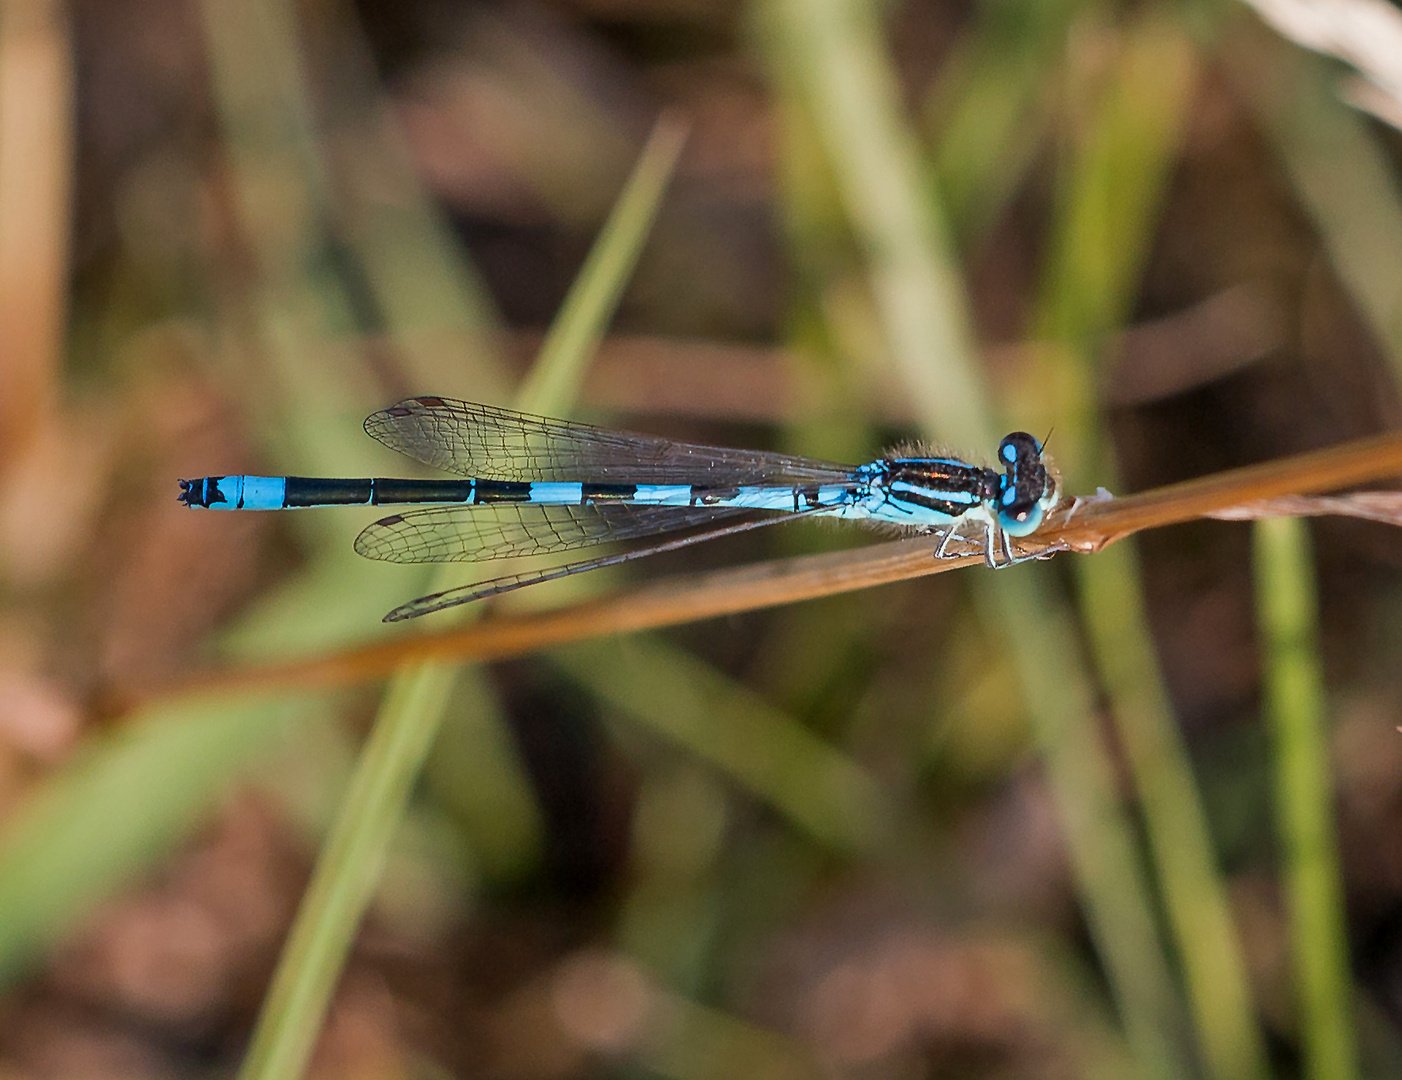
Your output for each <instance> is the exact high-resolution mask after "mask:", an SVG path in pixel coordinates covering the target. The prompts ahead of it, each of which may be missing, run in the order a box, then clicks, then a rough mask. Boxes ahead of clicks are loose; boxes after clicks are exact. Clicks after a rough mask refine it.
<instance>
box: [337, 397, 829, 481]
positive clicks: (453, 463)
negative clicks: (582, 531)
mask: <svg viewBox="0 0 1402 1080" xmlns="http://www.w3.org/2000/svg"><path fill="white" fill-rule="evenodd" d="M365 431H366V433H367V434H369V435H370V436H371V437H373V438H375V439H378V440H379V441H380V442H382V443H384V445H386V446H388V447H389V448H390V449H391V450H396V451H398V452H399V453H401V454H406V455H407V456H409V457H411V458H414V459H416V460H418V461H422V462H423V463H424V464H426V465H432V466H433V467H434V468H435V469H441V470H443V471H444V472H450V473H456V474H457V475H459V476H478V477H483V478H486V479H492V480H550V481H575V480H593V481H600V482H612V483H620V484H646V483H658V484H668V483H680V484H690V483H700V482H703V481H704V482H706V483H709V484H713V485H716V486H726V485H738V484H785V485H788V484H804V485H806V484H837V483H842V482H843V481H844V480H846V479H849V478H850V477H851V474H852V469H851V468H850V467H849V466H845V465H836V464H833V463H831V462H827V461H816V460H813V459H810V458H802V457H796V456H793V455H790V454H773V453H767V452H764V451H757V450H731V449H726V448H724V447H718V446H701V445H698V444H695V443H683V442H674V441H673V440H671V439H660V438H655V437H653V436H651V435H635V434H632V433H630V432H625V431H610V430H608V429H607V428H600V427H594V426H593V425H590V424H576V423H571V422H569V421H565V420H551V419H548V418H546V417H543V416H529V415H527V414H525V413H518V412H512V411H511V410H509V409H498V408H495V407H493V406H491V405H477V404H473V403H471V402H467V401H454V400H452V399H451V398H439V397H418V398H408V399H406V400H404V401H401V402H400V403H399V404H398V405H394V406H391V407H390V408H388V409H381V410H380V411H379V412H377V413H372V414H371V415H370V416H368V417H367V418H366V420H365Z"/></svg>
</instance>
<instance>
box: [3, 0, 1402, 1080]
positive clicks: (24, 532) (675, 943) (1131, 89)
mask: <svg viewBox="0 0 1402 1080" xmlns="http://www.w3.org/2000/svg"><path fill="white" fill-rule="evenodd" d="M1263 6H1265V7H1267V8H1268V9H1269V10H1270V11H1271V12H1273V13H1274V14H1275V16H1276V17H1277V18H1278V19H1283V18H1286V17H1289V16H1291V15H1292V14H1293V16H1294V17H1295V21H1294V22H1293V23H1290V26H1292V27H1294V30H1292V32H1293V33H1295V34H1296V36H1303V35H1304V31H1303V30H1301V29H1300V28H1301V27H1302V26H1303V27H1308V26H1314V27H1316V29H1318V28H1321V27H1322V28H1323V30H1322V31H1320V32H1319V33H1317V34H1316V38H1317V39H1318V40H1325V39H1327V40H1328V41H1331V42H1333V43H1334V44H1333V45H1332V46H1331V48H1333V50H1334V51H1335V52H1337V53H1339V54H1341V55H1343V56H1345V57H1353V58H1355V59H1357V61H1358V62H1359V63H1364V64H1368V63H1372V64H1377V63H1378V62H1379V61H1380V60H1381V61H1383V62H1385V61H1387V60H1389V59H1392V60H1393V62H1394V63H1395V64H1396V65H1397V68H1398V69H1399V70H1402V46H1399V48H1398V49H1397V50H1393V51H1391V52H1390V51H1389V43H1390V42H1393V41H1397V42H1402V29H1398V27H1399V26H1402V16H1399V15H1398V12H1397V11H1396V9H1394V8H1392V7H1389V6H1387V5H1382V6H1381V7H1380V8H1375V9H1372V11H1371V15H1370V16H1369V17H1370V18H1371V19H1373V21H1372V22H1369V23H1367V24H1360V23H1350V22H1349V21H1348V19H1349V18H1350V17H1351V16H1350V11H1352V12H1353V14H1354V15H1355V16H1356V14H1357V11H1356V9H1352V8H1351V7H1350V6H1349V5H1340V4H1336V3H1327V4H1326V3H1321V2H1319V0H1309V2H1306V0H1298V2H1294V3H1287V2H1284V0H1273V2H1272V3H1271V4H1269V5H1263ZM1304 16H1308V18H1304ZM1310 20H1313V21H1312V22H1311V21H1310ZM1358 25H1363V26H1364V30H1363V34H1362V36H1361V37H1357V36H1356V37H1354V38H1349V37H1348V34H1347V33H1346V31H1347V29H1348V27H1350V26H1353V27H1355V28H1356V27H1357V26H1358ZM1390 35H1394V36H1390ZM1339 42H1343V44H1339ZM1398 87H1402V74H1399V73H1398V70H1394V71H1387V70H1385V67H1377V66H1375V67H1373V68H1370V69H1367V70H1365V71H1364V72H1363V73H1362V75H1360V74H1358V73H1357V72H1355V71H1354V70H1353V69H1351V68H1348V67H1347V66H1346V65H1344V64H1343V63H1340V62H1339V61H1336V60H1326V59H1321V58H1320V57H1318V56H1315V55H1313V54H1311V53H1309V52H1307V51H1305V50H1304V49H1302V48H1301V47H1300V46H1298V45H1296V44H1293V43H1291V42H1290V41H1288V40H1286V39H1285V38H1283V37H1281V36H1280V35H1279V34H1278V33H1277V32H1276V31H1275V30H1273V29H1271V28H1270V27H1269V26H1267V25H1266V24H1265V23H1264V22H1263V21H1262V20H1261V18H1260V17H1259V15H1258V14H1257V13H1255V12H1254V11H1253V10H1251V9H1250V8H1248V7H1246V6H1243V5H1239V4H1228V3H1225V2H1209V0H1193V2H1183V3H1156V2H1149V3H1138V4H1133V5H1129V4H1121V5H1115V4H1109V3H1100V2H1089V0H1087V2H1080V0H982V2H973V3H969V2H951V0H902V2H898V3H897V2H892V3H885V4H870V3H863V2H860V0H752V2H749V3H741V2H738V0H736V2H731V0H712V2H707V0H557V2H554V3H548V2H544V0H542V2H538V3H479V2H466V0H464V2H458V3H449V2H447V0H393V2H392V0H359V2H358V3H350V2H346V0H313V2H307V3H303V4H300V5H292V4H289V3H286V2H285V0H246V2H243V3H234V2H230V0H131V2H129V3H126V4H121V5H114V4H104V3H99V2H96V0H75V2H74V3H72V4H68V5H63V4H60V3H57V2H54V0H4V2H3V3H0V1077H4V1078H6V1080H8V1078H10V1077H16V1078H21V1077H23V1078H30V1077H33V1078H41V1077H69V1078H84V1077H104V1078H106V1077H132V1078H137V1077H142V1078H145V1077H153V1078H154V1077H162V1078H164V1077H187V1076H188V1077H220V1076H232V1075H235V1074H239V1075H242V1076H244V1077H248V1078H250V1080H252V1078H263V1077H293V1076H297V1075H300V1074H302V1073H304V1072H306V1073H308V1074H309V1075H312V1076H316V1077H449V1076H461V1077H488V1078H500V1080H514V1078H522V1080H525V1078H532V1080H555V1078H560V1080H564V1078H572V1077H592V1076H609V1077H615V1076H616V1077H639V1078H642V1077H666V1078H676V1080H711V1078H715V1080H720V1078H732V1077H766V1078H767V1077H776V1078H779V1077H782V1078H789V1077H794V1078H798V1077H820V1076H821V1077H834V1076H836V1077H853V1078H861V1080H885V1078H888V1077H889V1078H892V1080H906V1078H911V1077H926V1076H929V1077H935V1076H938V1077H988V1078H1017V1080H1022V1078H1029V1080H1031V1078H1043V1077H1045V1078H1060V1077H1105V1078H1119V1077H1143V1078H1145V1080H1196V1078H1204V1080H1231V1078H1243V1080H1264V1078H1266V1077H1279V1078H1282V1080H1284V1078H1291V1077H1297V1076H1299V1077H1317V1078H1334V1077H1338V1078H1342V1080H1347V1078H1350V1077H1388V1076H1397V1075H1402V1030H1400V1029H1399V1024H1402V844H1400V843H1399V841H1398V839H1397V838H1398V837H1399V836H1402V828H1399V826H1402V734H1399V731H1398V725H1399V724H1402V665H1399V664H1398V663H1397V659H1398V641H1399V637H1398V635H1399V633H1402V576H1399V573H1398V570H1399V565H1402V540H1400V539H1399V537H1398V536H1397V535H1396V530H1395V528H1394V527H1391V526H1387V525H1382V524H1376V523H1368V522H1358V521H1333V520H1327V519H1326V520H1320V521H1316V522H1313V523H1310V524H1308V525H1305V524H1301V523H1299V522H1292V521H1274V522H1268V523H1264V524H1260V525H1257V526H1249V525H1245V524H1239V523H1227V522H1201V523H1197V524H1193V525H1187V526H1179V527H1175V528H1172V529H1165V530H1162V531H1161V532H1156V533H1150V534H1146V535H1143V536H1141V537H1139V538H1138V539H1137V540H1135V541H1132V542H1130V543H1126V544H1122V545H1118V546H1116V547H1113V548H1111V549H1109V550H1107V551H1106V552H1104V553H1101V554H1099V555H1096V556H1093V557H1079V556H1069V555H1068V556H1062V557H1060V558H1058V559H1056V560H1054V561H1052V562H1049V563H1036V564H1029V565H1024V566H1021V567H1019V568H1017V569H1013V570H1009V571H1007V572H1005V573H998V574H990V573H987V572H985V571H982V570H971V571H966V572H963V573H958V574H942V575H939V576H937V577H934V578H929V579H925V580H920V581H914V582H907V583H904V584H899V585H891V586H887V587H884V588H879V589H875V590H871V591H868V592H865V593H860V594H854V595H848V596H841V597H832V598H829V599H825V600H819V601H813V602H809V603H805V604H801V605H795V606H792V607H788V608H781V609H778V610H773V611H767V612H761V613H754V614H747V615H743V616H734V617H730V618H727V619H724V620H713V621H710V622H704V623H700V624H696V625H692V626H687V627H683V628H680V629H676V630H672V631H667V632H658V633H651V634H639V635H632V636H629V637H625V638H599V639H597V640H592V641H588V642H585V643H581V644H576V645H572V646H569V647H563V648H558V649H555V650H552V651H549V652H546V653H543V654H541V655H534V656H529V657H524V658H521V659H518V660H514V661H510V662H504V663H499V664H494V665H491V666H489V667H469V666H462V667H455V666H448V665H438V666H427V667H419V668H416V669H414V670H412V671H406V672H404V673H402V674H401V675H399V676H397V677H396V678H395V679H394V680H391V681H390V682H389V683H388V684H384V683H373V684H367V685H364V686H361V687H357V688H354V689H346V690H337V691H334V692H332V691H318V690H314V689H312V688H310V687H308V688H306V689H304V690H299V691H297V692H290V693H284V692H277V693H274V692H262V693H256V694H255V693H251V692H250V693H242V694H240V693H232V692H230V693H225V694H223V695H203V696H191V695H186V696H181V697H173V696H164V697H157V698H155V699H152V698H150V697H149V695H151V694H153V693H155V692H158V691H160V690H161V688H163V687H166V686H168V685H170V684H172V683H173V682H175V681H177V680H179V679H181V678H183V677H186V676H188V675H191V674H194V673H197V672H199V671H202V670H206V669H209V668H212V667H216V666H219V667H227V668H237V667H239V666H240V665H244V664H255V663H259V662H264V661H270V660H276V659H286V658H289V657H294V656H313V655H318V654H321V653H324V652H328V651H333V650H335V649H338V648H344V647H349V646H352V645H355V644H360V643H363V642H366V641H369V640H373V639H376V638H380V637H383V636H385V635H388V634H390V633H391V631H390V630H389V629H387V628H385V627H383V626H382V625H381V623H380V622H379V619H380V616H381V615H382V614H383V613H384V612H385V611H387V610H388V609H390V608H391V607H394V606H395V605H397V604H399V603H401V602H403V601H405V600H408V599H410V598H412V597H414V596H416V595H419V594H421V593H423V592H425V591H428V590H429V589H430V588H432V587H442V583H444V582H448V583H453V582H456V581H460V580H464V578H463V576H462V575H463V571H462V569H461V568H455V569H454V570H452V571H451V573H448V574H446V575H436V574H435V573H434V572H433V571H432V568H422V567H402V566H391V565H389V564H380V563H371V562H368V561H365V560H362V559H359V558H358V557H357V556H356V555H355V554H354V553H353V551H352V549H351V543H352V540H353V538H354V536H355V534H356V533H357V531H358V530H359V529H360V528H362V527H363V526H364V525H365V524H367V523H368V522H369V521H370V520H372V519H373V518H374V517H375V516H376V515H375V514H374V513H373V511H370V510H358V509H346V510H344V511H336V510H327V511H317V512H308V513H305V514H297V515H275V514H267V515H211V514H196V513H190V512H188V511H185V510H183V509H182V508H180V507H179V506H178V505H177V504H176V501H175V495H176V484H175V481H176V478H177V477H194V476H200V475H204V474H227V473H235V472H240V471H247V472H262V473H292V474H301V475H343V476H364V475H407V474H409V473H408V470H410V469H412V468H414V466H413V465H412V463H409V462H406V461H403V460H396V459H395V458H394V456H393V455H392V454H390V453H389V452H388V451H385V450H384V449H383V448H382V447H380V446H378V445H377V444H375V443H374V442H373V441H371V440H370V439H368V438H366V437H365V436H364V434H363V433H362V432H361V429H360V421H361V419H362V418H363V416H364V415H365V414H367V413H369V412H371V411H373V410H374V409H377V408H381V407H383V406H385V405H387V404H389V403H391V402H393V401H395V400H397V399H399V398H401V397H404V396H407V395H409V394H420V393H431V394H441V395H447V396H452V397H459V398H464V399H467V400H477V401H486V402H492V403H497V404H502V405H508V406H515V407H522V408H528V409H531V410H533V411H537V412H544V413H549V414H555V415H566V416H572V417H578V418H581V419H586V420H590V421H595V422H601V423H606V424H609V425H612V426H617V427H629V428H634V429H638V430H646V431H651V432H657V433H664V434H668V435H676V436H679V437H684V438H687V439H691V440H695V441H705V442H715V443H722V444H729V445H738V446H756V447H769V448H774V449H781V450H785V451H789V452H796V453H804V454H810V455H813V456H818V457H824V458H829V459H835V460H846V461H853V462H857V461H865V460H869V459H870V458H872V457H874V456H876V455H877V454H879V453H880V452H881V450H882V449H883V448H886V447H889V446H892V445H895V444H898V443H901V442H909V441H911V440H914V439H920V440H925V441H927V442H929V443H933V444H935V445H939V446H946V447H949V448H951V449H953V450H955V451H957V452H959V453H961V454H965V455H969V456H973V457H981V458H986V457H987V456H989V455H991V453H992V451H993V448H994V446H995V445H996V440H997V438H998V437H999V436H1000V435H1001V434H1002V433H1003V432H1004V431H1006V430H1009V429H1011V428H1018V429H1027V430H1031V431H1034V432H1038V433H1042V432H1046V431H1051V436H1050V444H1049V451H1050V453H1051V454H1052V456H1053V457H1054V458H1055V460H1056V461H1057V463H1058V464H1059V466H1060V467H1061V469H1062V472H1063V475H1064V478H1065V480H1066V482H1067V484H1068V486H1069V487H1070V489H1071V490H1072V491H1075V492H1079V493H1084V494H1091V493H1093V492H1094V491H1095V490H1096V488H1097V487H1100V486H1104V487H1106V488H1109V489H1110V490H1112V491H1114V492H1117V493H1126V492H1130V491H1137V490H1141V489H1145V488H1149V487H1153V486H1156V485H1159V484H1163V483H1168V482H1171V481H1174V480H1178V479H1184V478H1188V477H1194V476H1201V475H1205V474H1209V473H1212V472H1215V471H1217V470H1221V469H1225V468H1229V467H1232V466H1237V465H1242V464H1247V463H1251V462H1256V461H1262V460H1267V459H1270V458H1274V457H1278V456H1282V455H1285V454H1288V453H1293V452H1297V451H1302V450H1306V449H1311V448H1315V447H1320V446H1326V445H1330V444H1333V443H1336V442H1340V441H1342V440H1345V439H1348V438H1351V437H1355V436H1359V435H1363V434H1368V433H1372V432H1376V431H1380V430H1385V429H1387V428H1389V427H1393V426H1395V425H1396V424H1397V422H1398V418H1399V417H1398V411H1399V410H1398V403H1399V398H1398V392H1397V386H1398V380H1399V378H1402V199H1399V191H1402V178H1399V174H1398V169H1399V165H1402V141H1399V136H1398V132H1397V130H1395V129H1394V128H1393V127H1390V126H1388V121H1389V119H1392V120H1393V121H1395V120H1396V119H1397V118H1398V117H1402V101H1398V100H1397V99H1396V98H1395V97H1389V93H1395V92H1396V90H1397V88H1398ZM1389 88H1391V90H1389ZM659 117H664V118H665V119H663V121H662V122H661V124H660V125H659V123H658V120H659ZM683 134H685V142H684V144H683V142H682V135H683ZM870 539H871V538H870V537H869V536H863V535H860V530H855V529H849V530H840V529H838V528H822V527H818V526H816V525H812V526H810V525H806V524H797V523H796V524H794V525H793V526H792V527H786V528H785V529H777V530H763V531H761V532H759V533H756V534H753V535H747V536H742V537H735V538H732V539H731V540H729V541H724V542H718V543H716V544H714V545H706V546H705V547H703V548H692V549H689V550H687V551H684V552H678V553H675V554H670V555H665V556H660V557H658V558H657V559H656V560H655V563H656V565H647V564H644V565H642V566H640V567H638V568H637V569H636V570H634V569H633V568H631V567H630V568H626V570H619V571H612V570H611V571H607V572H600V573H597V574H591V575H588V576H584V577H578V578H572V579H569V580H566V581H562V582H556V583H552V584H550V585H546V586H541V587H540V588H539V589H533V590H528V591H527V592H525V593H521V594H517V595H516V596H513V597H511V598H509V602H506V601H504V602H502V603H501V604H500V605H499V606H498V607H497V609H496V610H501V611H526V610H531V609H534V608H538V607H541V606H553V605H558V604H561V603H566V602H569V601H570V600H573V599H578V598H583V597H585V596H589V595H596V594H600V593H605V592H611V591H613V590H616V589H618V588H621V587H623V586H624V585H625V584H626V583H627V582H628V581H629V580H630V579H634V578H638V577H657V576H663V575H667V574H673V573H681V572H685V571H687V570H690V569H697V568H702V567H718V566H728V565H734V564H737V563H742V562H747V561H755V560H758V559H762V558H771V557H779V556H784V555H794V554H799V553H804V552H810V551H817V550H827V549H839V548H841V547H844V546H849V545H853V544H858V543H862V542H868V541H869V540H870ZM488 570H489V571H492V572H494V570H495V568H488ZM483 576H489V575H483ZM434 582H438V583H439V584H438V585H437V586H434V585H433V584H432V583H434ZM450 623H451V617H442V618H437V619H433V620H428V621H426V622H425V623H423V624H417V625H415V624H410V625H409V626H408V627H403V626H401V627H397V628H395V629H394V631H393V632H394V633H408V634H413V633H417V632H423V631H425V630H428V629H432V628H434V627H435V626H437V627H442V626H444V625H449V624H450ZM141 700H155V701H157V702H158V703H157V704H149V705H145V706H131V705H130V703H131V702H134V701H141Z"/></svg>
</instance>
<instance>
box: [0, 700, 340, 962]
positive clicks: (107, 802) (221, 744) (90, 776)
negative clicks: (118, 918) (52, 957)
mask: <svg viewBox="0 0 1402 1080" xmlns="http://www.w3.org/2000/svg"><path fill="white" fill-rule="evenodd" d="M314 704H315V703H314V702H308V701H307V700H306V699H305V698H297V697H289V696H287V695H281V696H279V697H277V698H246V697H243V698H240V699H238V700H236V701H233V702H230V701H227V700H216V701H211V702H208V703H206V704H198V705H192V704H191V703H189V702H188V701H187V702H184V703H182V704H178V705H176V706H174V707H168V708H165V709H160V708H158V709H155V710H153V711H151V712H149V713H147V714H145V715H141V716H137V717H134V718H133V719H132V720H131V721H130V722H129V723H128V725H127V726H125V727H123V728H122V729H121V730H119V731H115V732H110V733H108V734H107V735H104V736H102V737H101V738H99V739H95V740H92V741H91V742H90V743H89V744H88V746H87V747H86V748H85V749H84V752H83V753H82V754H81V755H80V756H79V757H78V758H76V759H75V760H74V761H72V762H71V763H69V764H68V765H66V766H65V767H64V768H63V769H62V770H61V771H60V772H59V773H57V774H56V775H54V776H52V777H50V778H49V779H48V780H46V781H45V783H44V786H43V788H42V789H41V790H40V791H38V792H37V793H36V794H35V795H33V796H32V797H31V798H30V799H29V801H28V802H27V803H26V804H25V805H24V806H23V808H22V809H21V810H20V811H19V812H18V813H16V814H15V815H14V816H13V818H12V819H11V820H9V821H7V822H6V828H5V832H4V834H3V836H0V985H6V984H9V983H11V982H13V981H14V980H15V978H16V977H18V976H19V975H21V974H22V973H23V972H24V971H25V970H26V969H27V967H28V966H29V965H30V964H32V963H34V962H35V961H36V960H37V959H38V957H39V956H40V954H41V953H42V952H43V950H44V949H46V948H47V947H49V946H51V945H53V944H54V943H55V942H57V941H58V940H59V939H60V938H61V937H62V936H63V935H64V934H65V933H67V932H69V931H71V930H72V929H73V927H74V926H75V925H76V924H77V923H78V922H79V921H80V920H81V919H82V917H83V916H84V915H86V914H87V913H88V912H89V911H90V910H92V909H93V908H94V907H95V906H96V905H97V904H98V903H99V902H100V901H101V900H102V899H104V898H105V897H106V896H108V895H110V894H111V893H112V892H114V891H115V890H117V889H119V888H121V887H123V886H126V885H128V884H130V883H131V882H132V880H133V879H134V878H135V877H137V876H138V875H139V874H140V873H141V868H143V867H145V866H148V865H149V864H150V863H152V862H153V861H155V860H156V859H158V858H160V857H161V856H163V855H166V854H168V853H169V852H170V850H171V849H172V848H173V847H174V846H175V845H176V844H178V843H180V842H181V841H182V840H184V839H186V838H187V837H188V836H189V835H190V834H191V833H192V832H194V831H195V830H196V829H197V828H199V827H200V825H201V824H202V823H203V822H204V821H205V820H206V817H207V815H208V813H209V811H210V807H211V806H212V805H213V804H214V802H215V801H216V800H217V799H218V798H219V797H220V796H221V795H222V793H223V792H225V791H227V790H228V788H229V785H230V784H231V783H233V782H234V781H235V780H236V779H237V778H238V777H239V776H240V775H241V774H244V773H245V772H246V771H247V770H248V769H249V768H250V767H251V766H252V765H253V764H254V763H255V762H257V761H258V760H259V758H261V757H264V756H266V755H268V754H270V753H271V752H273V751H274V750H275V749H277V748H278V747H279V746H280V745H282V742H283V740H284V739H285V737H286V736H287V733H288V732H289V731H291V730H296V729H297V728H298V727H300V726H301V724H302V723H303V722H305V719H306V717H305V715H302V714H303V713H304V712H305V710H306V708H308V707H309V706H314Z"/></svg>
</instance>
